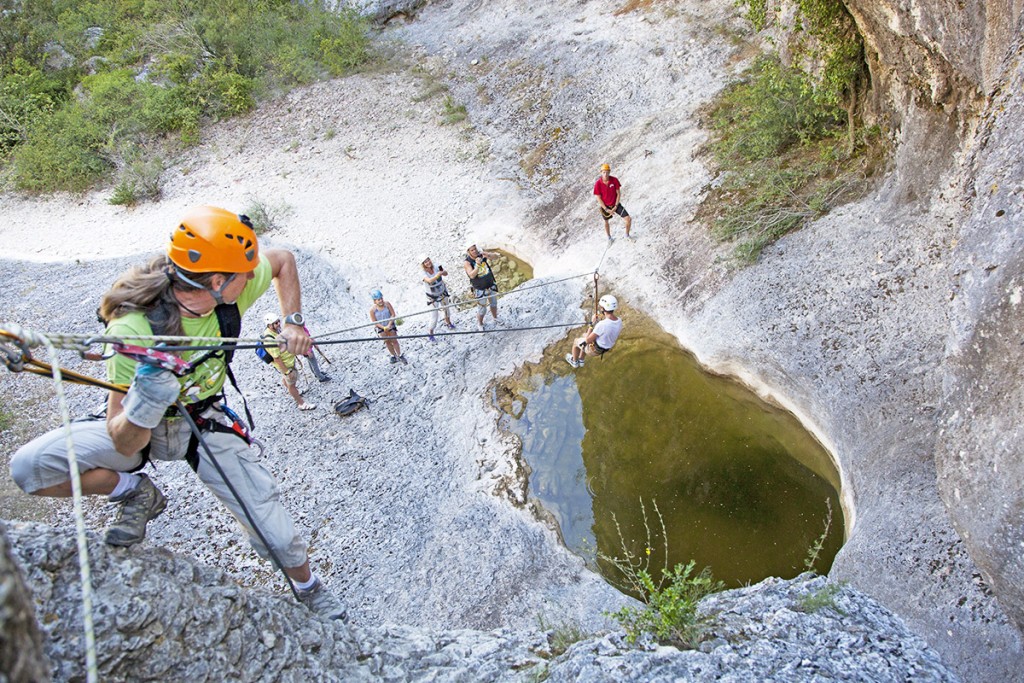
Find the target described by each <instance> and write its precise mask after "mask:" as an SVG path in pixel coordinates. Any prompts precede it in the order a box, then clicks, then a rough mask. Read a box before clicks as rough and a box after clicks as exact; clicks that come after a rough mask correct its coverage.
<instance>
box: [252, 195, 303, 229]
mask: <svg viewBox="0 0 1024 683" xmlns="http://www.w3.org/2000/svg"><path fill="white" fill-rule="evenodd" d="M291 212H292V207H291V206H289V205H288V204H287V203H285V202H281V203H280V204H271V203H270V202H265V201H263V200H262V199H260V198H258V197H256V196H255V195H249V203H248V206H247V207H246V210H245V215H246V216H248V217H249V220H251V221H252V229H253V230H254V231H255V232H256V234H257V235H262V234H263V233H265V232H269V231H271V230H275V229H277V228H280V227H281V224H282V221H284V219H285V218H287V217H288V215H289V214H291Z"/></svg>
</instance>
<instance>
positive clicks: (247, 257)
mask: <svg viewBox="0 0 1024 683" xmlns="http://www.w3.org/2000/svg"><path fill="white" fill-rule="evenodd" d="M255 257H256V251H255V250H253V249H250V250H248V251H247V252H245V260H246V261H252V260H253V259H254V258H255Z"/></svg>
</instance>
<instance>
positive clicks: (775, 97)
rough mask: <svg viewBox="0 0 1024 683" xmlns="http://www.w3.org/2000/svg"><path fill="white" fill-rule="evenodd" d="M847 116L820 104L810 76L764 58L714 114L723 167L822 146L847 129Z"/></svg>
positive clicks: (716, 146) (720, 101) (727, 92)
mask: <svg viewBox="0 0 1024 683" xmlns="http://www.w3.org/2000/svg"><path fill="white" fill-rule="evenodd" d="M845 120H846V115H845V112H843V110H842V109H840V108H838V107H837V106H835V105H828V104H824V103H821V102H819V101H817V99H816V98H815V97H814V89H813V86H812V85H811V83H810V82H809V80H808V78H807V76H806V75H805V74H803V73H802V72H800V71H798V70H797V69H787V68H785V67H783V66H782V64H781V63H780V62H779V60H778V58H776V57H762V58H761V59H759V60H757V62H755V63H754V65H753V66H752V67H751V68H750V69H749V70H748V71H747V72H746V73H745V74H744V76H743V78H742V80H740V81H738V82H736V83H733V84H732V85H731V86H729V87H728V88H726V90H725V92H724V93H723V94H722V95H721V97H720V98H719V99H718V101H717V102H716V104H715V106H714V108H713V109H712V128H713V129H714V130H715V131H716V132H717V133H718V135H719V137H718V139H717V140H716V142H715V143H714V144H713V146H712V149H713V151H714V153H715V156H716V157H717V158H718V159H719V161H721V162H725V161H729V160H732V159H735V160H742V161H757V160H761V159H768V158H771V157H774V156H776V155H778V154H780V153H782V152H784V151H785V150H786V149H788V148H789V147H791V146H793V145H795V144H800V143H805V142H808V141H812V140H818V139H821V138H822V137H825V136H827V135H830V134H834V133H835V131H837V130H838V131H842V130H843V129H844V127H845Z"/></svg>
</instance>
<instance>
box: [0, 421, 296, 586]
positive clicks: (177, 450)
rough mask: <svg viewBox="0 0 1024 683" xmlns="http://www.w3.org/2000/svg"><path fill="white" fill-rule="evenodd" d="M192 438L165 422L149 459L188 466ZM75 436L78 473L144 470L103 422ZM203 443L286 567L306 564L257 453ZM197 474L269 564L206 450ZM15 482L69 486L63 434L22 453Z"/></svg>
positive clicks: (218, 438)
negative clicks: (123, 451) (123, 452)
mask: <svg viewBox="0 0 1024 683" xmlns="http://www.w3.org/2000/svg"><path fill="white" fill-rule="evenodd" d="M203 417H207V418H210V419H216V420H218V421H220V422H224V416H223V413H221V412H220V411H217V410H214V409H212V408H211V409H208V410H206V411H204V412H203ZM191 434H192V433H191V431H190V430H189V427H188V423H187V422H185V420H183V419H180V418H175V419H169V420H167V419H165V420H163V421H162V422H161V423H160V424H159V425H157V426H156V428H155V429H154V430H153V435H152V438H151V440H150V455H149V457H150V458H151V459H152V460H184V458H185V452H186V451H187V450H188V442H189V438H190V437H191ZM71 435H72V440H73V441H74V444H75V458H76V459H77V461H78V471H79V472H88V471H89V470H92V469H96V468H103V469H108V470H113V471H115V472H129V471H131V470H133V469H136V468H138V467H139V465H141V464H142V457H141V456H140V455H138V454H136V455H133V456H132V457H130V458H129V457H125V456H123V455H121V454H120V453H118V452H117V450H115V449H114V443H113V441H111V439H110V435H108V434H107V423H106V422H105V421H104V420H93V421H89V422H73V423H71ZM203 440H204V441H205V442H206V444H207V445H208V446H209V447H210V452H211V453H212V454H213V456H214V458H215V459H216V461H217V464H219V465H220V467H221V469H223V470H224V473H225V475H226V477H227V480H228V481H230V482H231V484H232V485H233V486H234V487H235V490H236V491H238V495H239V497H240V498H241V499H242V502H243V503H244V504H245V507H246V508H247V509H248V510H249V512H250V514H252V515H253V517H254V518H255V519H256V523H257V524H258V525H259V527H260V531H262V532H263V535H264V537H266V539H267V542H268V543H270V545H271V546H272V547H273V548H274V552H275V553H276V554H277V556H278V558H279V559H280V560H281V562H282V563H283V564H284V566H285V567H289V568H290V567H298V566H301V565H302V564H304V563H305V562H306V559H307V555H306V543H305V541H303V540H302V538H301V537H300V536H299V534H298V532H297V531H296V529H295V524H294V522H293V521H292V518H291V515H289V514H288V512H287V511H286V510H285V509H284V506H282V505H281V502H280V500H279V496H280V494H279V492H278V489H277V482H275V481H274V478H273V477H272V476H271V475H270V473H269V472H268V471H267V470H266V468H264V467H263V465H261V464H260V463H259V462H257V461H256V458H255V453H254V452H253V450H252V449H251V448H249V445H248V444H247V443H246V442H245V441H243V440H242V439H241V438H239V437H238V436H236V435H234V434H228V433H220V432H203ZM198 474H199V478H200V480H202V482H203V483H204V484H206V486H207V488H209V489H210V491H212V492H213V494H214V495H216V496H217V497H218V498H219V499H220V500H221V502H222V503H224V505H225V506H226V507H227V508H228V510H230V511H231V514H232V515H234V517H235V519H237V520H239V523H240V524H241V525H242V528H243V529H244V530H245V532H246V534H247V535H248V536H249V543H250V544H251V545H252V547H253V549H254V550H255V551H256V552H257V553H258V554H259V555H260V557H263V558H264V559H270V554H269V553H268V552H267V549H266V547H265V546H264V545H263V543H262V542H260V540H259V537H258V536H257V534H256V532H255V531H254V530H253V529H252V528H251V526H250V525H249V520H248V519H246V517H245V512H244V511H243V510H242V507H241V505H239V504H238V501H237V500H236V499H235V497H234V495H233V494H232V493H231V490H230V489H229V488H228V486H227V484H226V483H225V481H224V478H222V477H221V475H220V472H218V471H217V468H216V467H215V466H214V464H213V463H212V462H211V461H210V456H209V455H207V453H206V451H205V450H203V448H202V447H200V449H199V472H198ZM11 477H12V478H13V479H14V481H15V483H17V484H18V486H19V487H21V489H22V490H23V491H25V492H26V493H33V492H35V491H38V490H40V489H44V488H48V487H50V486H55V485H57V484H62V483H64V482H66V481H68V479H69V475H68V457H67V448H66V445H65V439H64V428H63V427H60V428H58V429H54V430H52V431H50V432H47V433H46V434H43V435H42V436H39V437H37V438H35V439H33V440H32V441H29V442H28V443H27V444H25V445H24V446H22V447H21V448H19V449H18V450H17V451H16V452H15V454H14V456H13V457H12V458H11Z"/></svg>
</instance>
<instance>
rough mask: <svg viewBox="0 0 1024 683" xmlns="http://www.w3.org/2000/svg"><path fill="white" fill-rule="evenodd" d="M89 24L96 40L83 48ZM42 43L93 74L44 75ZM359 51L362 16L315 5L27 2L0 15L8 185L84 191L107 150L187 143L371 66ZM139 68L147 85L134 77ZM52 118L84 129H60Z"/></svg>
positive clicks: (106, 167) (363, 47)
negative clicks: (97, 68)
mask: <svg viewBox="0 0 1024 683" xmlns="http://www.w3.org/2000/svg"><path fill="white" fill-rule="evenodd" d="M92 27H98V28H100V29H102V33H101V35H100V36H99V37H98V40H96V41H92V42H90V39H89V32H87V29H90V28H92ZM49 43H56V44H59V45H60V46H61V47H62V48H63V49H64V50H66V51H67V52H69V53H70V54H71V55H72V56H73V57H75V59H76V60H77V62H78V63H79V64H80V63H82V62H83V61H85V60H86V59H88V58H90V57H92V56H100V57H103V58H104V60H105V62H104V64H105V66H104V67H102V68H103V71H102V72H100V73H96V74H93V75H88V76H84V77H83V76H82V74H81V73H80V72H79V71H78V70H77V69H76V68H68V69H65V70H63V71H61V72H59V73H57V74H50V73H48V72H46V71H45V70H44V69H43V68H42V67H43V64H44V61H45V59H46V53H45V49H44V46H45V45H47V44H49ZM369 45H370V38H369V24H368V22H367V21H366V19H365V18H363V17H361V16H360V15H359V14H358V13H357V12H355V11H353V10H351V9H339V10H338V11H337V12H334V11H332V10H331V9H329V5H328V4H327V3H326V2H324V1H322V0H313V1H311V2H302V3H297V2H291V1H289V0H256V1H255V2H253V1H250V0H220V2H216V3H195V2H176V3H162V2H156V1H155V0H86V1H77V2H76V1H73V0H48V1H47V2H42V1H40V0H25V2H23V3H20V7H19V9H18V11H16V12H14V11H12V12H10V13H5V14H3V15H0V157H3V156H4V155H7V156H8V157H9V159H10V164H11V171H12V173H11V175H12V178H13V180H14V184H15V186H16V187H18V188H21V189H26V190H32V191H37V192H45V191H51V190H66V189H74V190H84V189H87V188H89V187H91V186H92V185H93V184H95V183H96V182H99V181H100V180H102V179H103V178H104V177H106V175H107V174H108V172H109V171H110V169H111V167H112V163H111V161H110V160H109V159H108V158H107V157H108V155H110V156H114V157H116V156H117V155H116V153H115V154H112V155H111V153H110V150H111V149H118V148H120V147H121V146H122V145H123V144H124V143H126V142H127V143H132V144H135V145H143V146H145V145H148V144H149V143H150V142H151V141H152V140H153V139H154V138H156V137H163V136H169V135H174V134H180V141H181V143H183V144H191V143H193V142H195V141H197V140H198V137H199V129H200V126H201V124H202V122H203V121H204V120H207V119H214V120H216V119H220V118H225V117H230V116H236V115H238V114H243V113H245V112H248V111H250V110H251V109H252V108H253V107H254V106H255V104H256V100H257V97H259V96H262V95H264V94H273V93H276V92H277V91H278V90H279V89H280V88H282V87H288V86H291V85H294V84H296V83H307V82H310V81H312V80H315V79H316V78H319V77H322V76H324V75H340V74H342V73H347V72H349V71H351V70H352V69H354V68H356V67H357V66H358V65H359V64H361V63H362V62H364V61H365V60H367V59H368V58H369ZM144 65H145V68H146V69H147V70H148V74H147V79H148V80H141V79H140V80H136V74H138V73H139V72H140V71H142V70H143V66H144ZM79 85H80V89H79V93H80V96H79V97H77V98H75V99H74V101H73V102H72V101H71V98H70V97H69V94H70V93H71V92H72V91H73V90H75V89H76V87H77V86H79ZM59 122H62V123H71V122H74V123H78V124H83V129H82V130H80V131H60V130H57V128H58V123H59ZM54 133H57V135H54ZM140 192H141V193H143V194H145V193H146V192H147V190H146V189H145V188H144V187H142V186H140V185H139V184H138V183H137V182H135V183H134V184H133V181H132V180H130V179H125V178H120V179H119V180H118V184H117V187H116V188H115V193H114V195H115V198H116V199H117V200H118V201H122V200H123V201H130V200H131V198H132V197H133V196H136V197H139V196H141V195H139V193H140Z"/></svg>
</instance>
